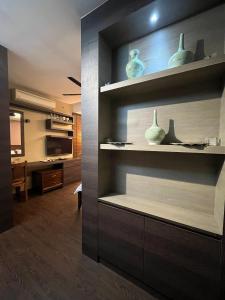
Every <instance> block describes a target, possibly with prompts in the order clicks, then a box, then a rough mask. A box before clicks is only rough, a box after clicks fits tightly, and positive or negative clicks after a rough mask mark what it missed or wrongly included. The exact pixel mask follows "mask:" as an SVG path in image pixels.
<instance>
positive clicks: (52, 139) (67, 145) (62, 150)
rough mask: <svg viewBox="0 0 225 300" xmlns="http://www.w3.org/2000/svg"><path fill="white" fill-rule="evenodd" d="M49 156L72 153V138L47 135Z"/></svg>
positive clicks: (47, 152)
mask: <svg viewBox="0 0 225 300" xmlns="http://www.w3.org/2000/svg"><path fill="white" fill-rule="evenodd" d="M46 154H47V156H54V155H64V154H72V139H71V138H67V137H58V136H47V137H46Z"/></svg>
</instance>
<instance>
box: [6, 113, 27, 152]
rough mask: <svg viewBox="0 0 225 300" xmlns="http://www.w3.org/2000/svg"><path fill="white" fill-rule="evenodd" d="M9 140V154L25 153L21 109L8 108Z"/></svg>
mask: <svg viewBox="0 0 225 300" xmlns="http://www.w3.org/2000/svg"><path fill="white" fill-rule="evenodd" d="M9 117H10V142H11V156H12V157H19V156H24V155H25V147H24V114H23V112H21V111H16V110H10V116H9Z"/></svg>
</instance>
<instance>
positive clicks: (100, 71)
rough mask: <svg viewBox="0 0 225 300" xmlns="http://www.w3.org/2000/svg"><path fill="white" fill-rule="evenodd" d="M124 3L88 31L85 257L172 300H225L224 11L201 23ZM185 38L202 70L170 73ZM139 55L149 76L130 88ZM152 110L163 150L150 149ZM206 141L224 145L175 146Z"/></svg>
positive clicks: (164, 5) (195, 8) (104, 11)
mask: <svg viewBox="0 0 225 300" xmlns="http://www.w3.org/2000/svg"><path fill="white" fill-rule="evenodd" d="M125 2H126V4H125V3H122V2H121V3H119V2H118V4H116V3H115V1H114V2H113V1H108V2H107V4H106V5H105V6H103V7H101V9H99V10H96V11H95V12H93V13H92V14H91V15H90V19H89V16H87V17H85V19H84V23H83V26H82V30H83V42H82V46H83V55H82V65H83V72H82V73H83V74H84V76H83V80H82V89H83V91H82V95H83V100H82V101H83V103H84V105H83V116H84V130H83V141H84V143H83V146H84V151H85V155H84V160H83V174H82V177H83V190H84V194H83V195H84V202H85V206H84V207H83V211H84V214H83V251H84V253H85V254H87V255H89V256H90V257H92V258H94V259H96V260H100V261H101V260H102V261H106V262H108V263H109V264H111V265H113V266H115V267H116V268H119V269H120V270H122V271H124V272H126V273H128V274H130V275H131V276H133V277H135V278H136V279H139V280H141V281H142V282H144V283H145V284H147V285H149V286H151V287H153V288H154V289H156V290H159V291H160V292H162V293H163V294H164V295H165V296H166V297H167V298H171V299H176V300H180V299H188V300H194V299H204V300H206V299H207V300H211V299H215V300H220V299H224V296H223V297H222V298H221V295H220V290H221V285H222V284H221V269H222V268H224V262H223V263H222V261H223V258H222V252H223V253H224V245H225V236H224V209H225V94H224V91H225V90H224V88H225V85H224V84H225V81H224V80H225V55H224V27H225V19H224V12H225V5H224V4H223V5H220V4H221V2H220V3H218V2H217V3H215V2H214V7H213V9H209V8H210V7H208V8H207V7H205V9H203V11H204V12H202V14H197V15H196V13H199V11H201V8H202V6H201V5H206V3H205V2H204V1H202V3H200V1H192V3H189V2H190V1H184V2H187V3H188V5H187V6H188V7H189V8H187V7H184V9H180V7H181V6H180V5H181V1H179V0H175V1H172V2H173V3H170V2H171V1H157V0H156V1H153V2H151V3H149V1H144V2H145V3H146V2H148V3H147V4H148V6H147V7H145V4H144V3H143V1H142V0H140V1H131V0H130V1H125ZM128 2H129V5H128ZM141 2H142V8H141V9H140V10H138V8H137V6H138V5H141V4H140V3H141ZM203 2H204V4H203ZM210 2H211V1H210ZM187 3H186V4H187ZM182 4H183V1H182ZM211 4H212V2H211ZM171 5H172V6H173V12H174V14H173V16H172V18H173V21H171V20H172V19H171V14H168V11H169V10H171ZM216 5H218V6H216ZM128 6H129V8H128ZM178 7H179V8H178ZM156 8H157V11H158V12H159V14H160V18H159V20H158V21H157V22H156V23H155V24H154V26H152V25H150V24H149V16H151V12H152V13H154V12H155V11H156ZM126 9H128V10H129V9H130V12H128V16H127V18H126V17H125V18H124V17H122V18H121V16H124V14H125V13H124V12H126ZM186 9H187V10H189V13H188V15H186V16H185V14H186V13H187V10H186ZM113 11H114V12H115V19H114V20H115V23H114V24H112V23H113ZM132 11H133V13H132ZM117 12H119V13H118V14H117ZM163 12H164V13H165V15H164V17H162V15H163ZM100 14H101V16H104V18H105V19H104V20H102V19H101V20H99V19H100V18H99V15H100ZM181 14H184V15H183V17H182V18H181ZM179 16H180V17H179ZM187 17H188V18H187ZM189 17H190V18H189ZM140 22H141V26H140ZM150 22H151V21H150ZM149 25H150V26H149ZM165 25H166V27H165ZM146 27H147V30H149V31H147V32H146V30H144V29H143V28H145V29H146ZM182 32H183V33H184V36H185V49H186V50H190V51H192V52H193V54H194V62H192V63H189V64H185V65H182V66H179V67H175V68H172V69H168V61H169V59H170V58H171V56H172V55H173V54H174V53H175V52H176V51H177V47H178V43H179V36H180V33H182ZM115 37H116V39H115ZM90 45H91V46H90ZM90 49H91V51H90ZM132 49H139V50H140V56H139V58H140V59H141V61H142V62H143V63H144V65H145V74H146V75H144V76H141V77H139V78H136V79H129V80H127V79H126V78H127V76H126V66H127V63H128V61H129V51H130V50H132ZM206 56H207V57H206ZM90 70H91V74H90ZM154 110H157V115H158V125H159V127H161V128H162V129H164V131H165V139H164V140H163V142H162V144H161V145H154V146H150V145H148V141H147V140H146V138H145V132H146V130H147V129H148V128H149V127H151V125H152V120H153V115H154ZM107 140H108V141H109V140H112V141H115V142H116V141H127V142H131V143H132V144H126V145H121V146H116V145H113V144H106V143H104V142H105V141H107ZM204 141H209V142H210V143H212V144H215V145H216V144H217V143H216V142H215V143H214V141H220V143H218V144H219V145H218V146H204V147H203V146H198V147H197V146H196V145H195V146H184V145H178V144H182V143H186V142H187V143H190V144H192V145H193V144H195V143H196V144H198V143H199V144H200V143H201V142H204ZM190 253H191V255H189V254H190ZM212 270H213V272H214V273H213V275H212ZM171 276H172V277H171ZM223 281H224V280H223Z"/></svg>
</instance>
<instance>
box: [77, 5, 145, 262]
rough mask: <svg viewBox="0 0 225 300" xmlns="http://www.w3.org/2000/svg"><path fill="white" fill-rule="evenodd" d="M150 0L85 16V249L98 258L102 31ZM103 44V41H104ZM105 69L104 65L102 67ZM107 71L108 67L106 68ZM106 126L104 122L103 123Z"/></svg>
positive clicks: (83, 40)
mask: <svg viewBox="0 0 225 300" xmlns="http://www.w3.org/2000/svg"><path fill="white" fill-rule="evenodd" d="M149 2H150V0H124V1H120V0H113V1H107V2H106V3H105V4H104V5H103V6H101V7H100V8H99V9H97V10H95V11H94V12H93V13H91V14H90V15H88V16H86V17H84V18H83V19H82V22H81V31H82V38H81V44H82V76H81V77H82V78H81V80H82V119H83V128H82V145H83V156H82V184H83V195H82V196H83V227H82V230H83V235H82V236H83V253H84V254H86V255H88V256H90V257H92V258H93V259H95V260H97V258H98V205H97V204H98V203H97V198H98V191H99V179H98V172H99V161H98V158H99V146H98V145H99V81H100V79H101V81H102V80H103V77H101V76H99V64H100V63H101V55H100V54H101V53H103V52H104V51H101V50H100V49H99V43H100V41H99V32H100V31H101V30H103V29H105V28H106V27H108V26H110V25H111V24H113V23H115V22H118V21H119V20H121V18H123V17H124V16H126V15H128V14H129V13H131V12H133V11H135V10H136V9H138V8H140V7H142V6H143V5H145V4H147V3H149ZM101 45H103V44H101ZM102 70H103V69H102ZM103 72H104V70H103ZM101 126H102V125H101Z"/></svg>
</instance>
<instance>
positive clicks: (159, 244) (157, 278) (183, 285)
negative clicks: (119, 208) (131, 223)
mask: <svg viewBox="0 0 225 300" xmlns="http://www.w3.org/2000/svg"><path fill="white" fill-rule="evenodd" d="M220 279H221V241H220V240H217V239H214V238H210V237H207V236H204V235H201V234H197V233H193V232H191V231H188V230H185V229H182V228H179V227H176V226H173V225H169V224H166V223H163V222H160V221H156V220H152V219H150V218H146V219H145V245H144V281H145V283H147V284H148V285H150V286H152V287H153V288H155V289H157V290H159V291H160V292H161V293H163V294H165V295H166V296H168V297H170V298H172V299H177V300H181V299H182V300H186V299H188V300H190V299H191V300H212V299H213V300H217V299H220V298H219V295H220Z"/></svg>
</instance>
